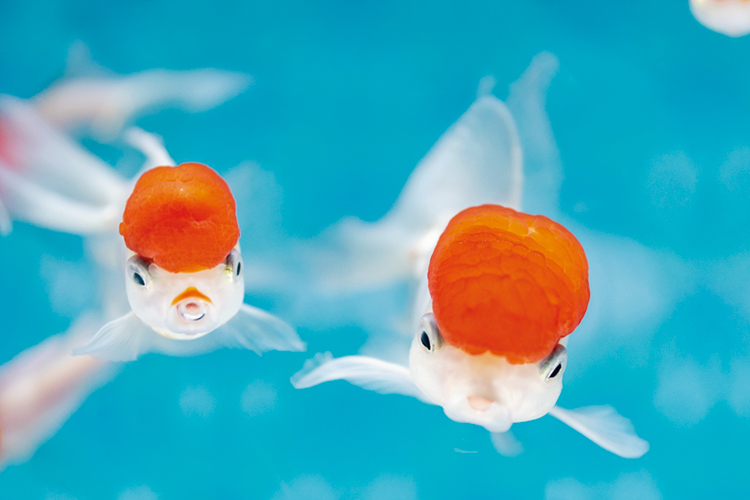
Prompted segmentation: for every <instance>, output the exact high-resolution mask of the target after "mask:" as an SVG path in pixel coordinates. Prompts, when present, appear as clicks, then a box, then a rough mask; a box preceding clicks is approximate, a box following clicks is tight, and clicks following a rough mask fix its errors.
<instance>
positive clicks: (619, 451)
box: [549, 405, 649, 458]
mask: <svg viewBox="0 0 750 500" xmlns="http://www.w3.org/2000/svg"><path fill="white" fill-rule="evenodd" d="M549 414H550V415H552V416H553V417H555V418H556V419H558V420H560V421H561V422H563V423H564V424H567V425H569V426H570V427H572V428H573V429H575V430H576V431H578V432H580V433H581V434H583V435H584V436H586V437H587V438H589V439H590V440H592V441H593V442H594V443H596V444H598V445H599V446H601V447H602V448H604V449H605V450H607V451H611V452H612V453H614V454H615V455H619V456H621V457H623V458H639V457H642V456H643V455H644V454H645V453H646V452H647V451H648V449H649V444H648V442H647V441H644V440H643V439H641V438H639V437H638V435H636V433H635V429H634V428H633V424H632V423H631V422H630V420H628V419H627V418H625V417H623V416H622V415H620V414H619V413H617V410H615V409H614V408H612V407H611V406H609V405H604V406H586V407H583V408H577V409H575V410H566V409H564V408H560V407H559V406H554V407H553V408H552V410H550V412H549Z"/></svg>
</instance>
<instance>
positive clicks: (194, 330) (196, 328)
mask: <svg viewBox="0 0 750 500" xmlns="http://www.w3.org/2000/svg"><path fill="white" fill-rule="evenodd" d="M166 327H167V329H168V330H169V332H168V333H169V336H170V337H172V338H175V339H178V340H191V339H196V338H199V337H202V336H203V335H206V334H207V333H210V332H212V331H213V330H215V329H216V328H217V327H219V321H218V314H217V312H216V307H215V306H214V305H213V303H211V302H210V301H207V300H203V299H200V298H196V297H190V298H186V299H183V300H181V301H179V302H177V303H176V304H174V305H172V306H171V307H170V308H169V311H168V313H167V317H166Z"/></svg>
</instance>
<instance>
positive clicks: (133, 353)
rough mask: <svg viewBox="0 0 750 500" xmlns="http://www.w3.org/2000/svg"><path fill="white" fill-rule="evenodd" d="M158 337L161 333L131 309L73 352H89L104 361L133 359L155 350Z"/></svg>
mask: <svg viewBox="0 0 750 500" xmlns="http://www.w3.org/2000/svg"><path fill="white" fill-rule="evenodd" d="M157 337H160V335H159V334H158V333H156V332H155V331H154V330H152V329H151V328H150V327H149V326H148V325H146V324H145V323H144V322H143V321H141V320H140V319H138V316H136V315H135V313H134V312H132V311H131V312H129V313H128V314H126V315H125V316H122V317H120V318H117V319H116V320H113V321H110V322H109V323H107V324H106V325H104V326H103V327H101V329H99V331H98V332H96V335H94V337H93V338H92V339H91V340H89V341H88V342H87V343H86V344H85V345H82V346H81V347H79V348H77V349H75V350H74V351H73V354H76V355H83V354H88V355H90V356H91V357H93V358H96V359H100V360H102V361H133V360H135V359H138V357H139V356H140V355H141V354H144V353H146V352H149V351H151V350H153V347H154V345H155V343H156V341H157ZM166 340H168V339H166Z"/></svg>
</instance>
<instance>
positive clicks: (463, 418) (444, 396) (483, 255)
mask: <svg viewBox="0 0 750 500" xmlns="http://www.w3.org/2000/svg"><path fill="white" fill-rule="evenodd" d="M547 62H548V61H545V60H542V59H540V60H539V64H546V63H547ZM528 72H529V73H530V74H532V75H534V74H538V70H536V69H535V68H530V69H529V70H528ZM522 180H523V175H522V169H521V155H520V145H519V141H518V135H517V132H516V126H515V123H514V120H513V117H512V116H511V114H510V113H509V111H508V110H507V108H506V107H505V105H504V104H503V103H502V102H501V101H500V100H498V99H496V98H495V97H493V96H491V95H482V96H480V97H479V99H477V101H476V102H475V103H474V104H473V105H472V106H471V107H470V108H469V110H468V111H467V112H466V113H465V114H464V115H463V116H462V117H461V118H460V119H459V120H458V122H456V123H455V124H454V125H453V126H452V127H451V128H450V129H449V130H448V131H447V132H446V133H445V134H444V135H443V136H442V137H441V138H440V139H439V140H438V142H437V144H436V145H435V146H434V147H433V148H432V150H430V152H429V153H428V154H427V156H426V157H425V159H424V160H422V162H421V163H420V164H419V165H418V166H417V168H416V170H415V171H414V172H413V173H412V175H411V177H410V178H409V179H408V181H407V183H406V186H405V188H404V190H403V191H402V193H401V195H400V197H399V199H398V200H397V201H396V203H395V204H394V207H393V209H392V210H391V211H390V212H389V213H388V214H386V215H385V216H384V217H383V218H381V219H380V220H379V221H376V222H374V223H364V222H358V223H357V224H356V225H355V224H353V223H352V221H349V220H346V223H342V224H341V225H340V226H336V227H335V229H333V230H330V231H329V234H330V233H334V234H339V235H340V236H339V237H338V241H346V242H347V245H346V246H344V248H345V249H347V250H349V252H350V253H349V254H348V255H347V254H346V253H344V252H342V255H344V257H342V258H341V259H340V262H341V264H340V265H339V269H342V268H347V267H349V266H351V267H355V268H356V267H358V268H359V272H358V273H356V272H355V273H353V274H352V275H334V276H333V279H332V280H329V281H328V282H327V283H328V284H329V285H330V286H333V285H335V286H342V285H341V282H342V280H347V279H348V280H350V283H349V285H351V287H352V288H354V287H356V286H365V287H367V286H370V287H371V286H373V284H375V283H382V282H383V280H389V279H390V280H392V279H394V278H393V277H395V276H399V277H401V276H403V277H404V278H408V280H407V282H408V283H409V284H410V287H411V289H412V290H414V295H413V298H412V301H413V302H412V304H413V306H412V311H413V313H412V317H411V319H410V320H409V322H408V328H409V330H410V335H411V339H412V340H411V344H410V347H408V365H405V364H401V363H396V362H390V361H386V360H384V359H379V358H376V357H371V356H361V355H357V356H345V357H342V358H337V359H333V358H331V357H330V355H324V354H319V355H317V356H316V357H315V358H314V359H313V360H311V361H309V362H308V363H307V364H306V365H305V367H304V368H303V370H301V371H300V372H299V373H297V374H296V375H295V376H294V377H293V378H292V383H293V384H294V386H295V387H297V388H307V387H311V386H314V385H317V384H320V383H322V382H327V381H332V380H347V381H349V382H350V383H352V384H355V385H358V386H360V387H364V388H366V389H370V390H374V391H377V392H381V393H398V394H404V395H409V396H413V397H416V398H418V399H420V400H422V401H424V402H427V403H430V404H435V405H439V406H441V407H442V408H443V410H444V412H445V414H446V415H447V416H448V417H449V418H451V419H452V420H455V421H458V422H469V423H473V424H477V425H481V426H482V427H485V428H486V429H487V430H489V431H490V432H491V433H493V434H492V440H493V444H494V445H495V447H496V449H497V450H498V451H499V452H501V453H505V454H511V455H512V454H515V451H514V449H517V446H515V445H514V442H515V441H514V439H513V438H512V436H511V435H510V434H509V433H508V431H509V429H510V427H511V425H512V424H513V423H516V422H525V421H529V420H534V419H538V418H540V417H542V416H544V415H546V414H550V415H552V416H554V417H556V418H558V419H559V420H561V421H563V422H564V423H566V424H568V425H569V426H571V427H572V428H574V429H575V430H577V431H579V432H581V433H582V434H583V435H585V436H587V437H588V438H590V439H591V440H593V441H594V442H596V443H597V444H599V445H600V446H602V447H603V448H605V449H607V450H609V451H611V452H613V453H616V454H618V455H621V456H623V457H629V458H633V457H640V456H641V455H643V454H644V453H645V452H646V451H647V450H648V443H647V442H645V441H644V440H642V439H640V438H639V437H638V436H637V435H635V433H634V431H633V427H632V425H631V423H630V421H629V420H627V419H626V418H624V417H622V416H620V415H619V414H617V412H616V411H615V410H614V409H613V408H612V407H610V406H595V407H586V408H580V409H577V410H565V409H562V408H560V407H557V406H555V405H556V402H557V400H558V397H559V396H560V393H561V391H562V379H563V375H564V373H565V368H566V364H567V349H566V343H567V336H568V335H569V334H570V333H571V332H573V331H574V330H575V328H576V327H577V326H578V324H579V323H580V322H581V320H582V319H583V317H584V314H585V312H586V309H587V306H588V302H589V294H590V292H589V286H588V263H587V259H586V255H585V252H584V250H583V248H582V246H581V244H580V243H579V242H578V240H577V239H576V238H575V237H574V236H573V235H572V234H571V233H570V232H569V231H568V230H567V229H566V228H565V227H563V226H562V225H560V224H558V223H557V222H554V221H552V220H550V219H548V218H547V217H544V216H539V215H537V216H534V215H529V214H525V213H522V212H521V211H520V205H521V191H522ZM355 237H357V238H358V239H359V240H358V241H359V243H358V244H357V245H356V246H355V245H354V244H349V243H348V242H350V241H353V240H354V238H355ZM366 246H369V250H368V249H367V248H365V247H366ZM347 257H348V258H347ZM409 277H410V278H409ZM331 284H332V285H331ZM393 324H395V322H394V323H393ZM394 345H395V341H394ZM399 345H400V344H399ZM394 349H395V347H394ZM389 356H390V357H391V358H392V359H393V358H397V357H396V356H391V355H390V353H389ZM516 444H517V443H516Z"/></svg>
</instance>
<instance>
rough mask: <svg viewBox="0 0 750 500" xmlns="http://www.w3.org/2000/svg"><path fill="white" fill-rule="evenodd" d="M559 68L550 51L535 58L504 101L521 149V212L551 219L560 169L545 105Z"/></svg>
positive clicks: (554, 212) (512, 86) (512, 85)
mask: <svg viewBox="0 0 750 500" xmlns="http://www.w3.org/2000/svg"><path fill="white" fill-rule="evenodd" d="M559 65H560V64H559V62H558V60H557V57H555V56H554V54H551V53H549V52H541V53H539V54H537V55H536V56H534V58H533V59H532V60H531V64H529V67H528V68H527V69H526V71H524V72H523V75H521V77H520V78H519V79H518V80H516V81H515V82H514V83H513V84H511V86H510V95H509V96H508V101H507V102H508V109H510V111H511V113H513V118H514V119H515V120H516V125H517V126H518V135H519V138H520V140H521V146H522V148H523V155H524V157H523V161H524V165H523V172H524V190H523V208H524V211H525V212H528V213H532V214H538V213H542V214H545V215H548V216H550V217H555V216H556V214H557V213H558V212H559V197H560V186H561V185H562V181H563V166H562V162H561V161H560V153H559V150H558V148H557V143H556V142H555V137H554V135H553V133H552V126H551V125H550V122H549V118H548V117H547V112H546V111H545V104H546V101H547V89H548V88H549V85H550V82H551V81H552V78H553V77H554V76H555V74H556V73H557V69H558V67H559Z"/></svg>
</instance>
